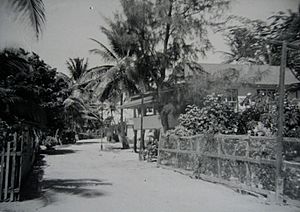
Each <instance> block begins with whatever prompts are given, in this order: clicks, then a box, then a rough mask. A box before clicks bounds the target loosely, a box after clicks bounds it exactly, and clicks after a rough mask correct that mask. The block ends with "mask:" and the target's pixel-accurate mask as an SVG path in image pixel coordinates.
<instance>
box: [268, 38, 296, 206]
mask: <svg viewBox="0 0 300 212" xmlns="http://www.w3.org/2000/svg"><path fill="white" fill-rule="evenodd" d="M270 43H271V44H275V45H281V46H282V50H281V63H280V75H279V100H278V123H277V128H278V132H277V145H276V173H275V174H276V176H275V188H276V191H275V198H276V202H278V203H280V202H282V197H283V175H282V167H283V157H282V154H283V131H284V122H285V120H284V97H285V83H284V82H285V68H286V63H287V50H288V48H289V49H293V50H300V46H298V45H294V44H292V43H287V42H286V41H276V40H271V41H270Z"/></svg>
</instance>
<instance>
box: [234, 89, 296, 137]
mask: <svg viewBox="0 0 300 212" xmlns="http://www.w3.org/2000/svg"><path fill="white" fill-rule="evenodd" d="M252 98H254V97H252ZM277 98H278V97H276V98H275V99H274V100H273V101H270V99H269V97H267V96H265V95H263V94H258V95H256V96H255V101H254V102H253V104H251V105H249V106H248V108H246V110H245V111H243V112H242V113H241V114H240V116H239V128H238V129H239V133H240V134H246V133H247V132H248V131H250V133H251V134H252V135H257V133H258V131H261V133H262V134H263V135H270V134H271V135H276V133H277V119H278V108H277V105H276V99H277ZM284 115H285V124H284V132H283V136H285V137H300V127H299V126H300V110H299V107H298V106H297V104H295V103H293V102H292V101H291V100H289V99H288V98H287V96H286V98H285V102H284Z"/></svg>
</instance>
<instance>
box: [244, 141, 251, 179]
mask: <svg viewBox="0 0 300 212" xmlns="http://www.w3.org/2000/svg"><path fill="white" fill-rule="evenodd" d="M249 142H250V136H249V137H248V139H247V140H246V154H245V156H246V158H249V155H250V154H249V150H250V146H249ZM245 166H246V185H250V167H249V162H245Z"/></svg>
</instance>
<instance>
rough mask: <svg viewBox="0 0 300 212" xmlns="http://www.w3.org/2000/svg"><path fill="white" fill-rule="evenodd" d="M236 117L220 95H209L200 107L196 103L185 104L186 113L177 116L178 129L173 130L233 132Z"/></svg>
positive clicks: (235, 127)
mask: <svg viewBox="0 0 300 212" xmlns="http://www.w3.org/2000/svg"><path fill="white" fill-rule="evenodd" d="M237 117H238V116H237V113H236V112H234V109H233V108H232V107H231V106H230V105H229V104H228V103H227V102H225V101H224V99H223V98H222V96H216V95H209V96H207V97H206V98H205V99H204V106H203V107H202V108H199V107H198V106H196V105H188V106H187V108H186V113H185V114H181V115H180V116H179V123H180V124H179V129H175V131H179V132H180V131H183V132H185V133H190V132H191V133H192V134H200V133H218V132H219V133H222V134H235V133H236V132H237ZM183 128H185V130H183Z"/></svg>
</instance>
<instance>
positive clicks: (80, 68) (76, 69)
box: [67, 57, 88, 82]
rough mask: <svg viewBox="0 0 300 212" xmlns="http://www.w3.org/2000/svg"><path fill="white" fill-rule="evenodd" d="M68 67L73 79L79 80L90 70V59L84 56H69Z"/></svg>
mask: <svg viewBox="0 0 300 212" xmlns="http://www.w3.org/2000/svg"><path fill="white" fill-rule="evenodd" d="M67 68H68V70H69V72H70V74H71V77H72V80H73V81H74V82H77V81H78V80H79V79H80V77H81V76H82V75H83V74H84V73H85V72H86V71H87V70H88V61H87V60H86V61H84V58H79V57H77V58H74V59H72V58H69V60H68V61H67Z"/></svg>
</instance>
